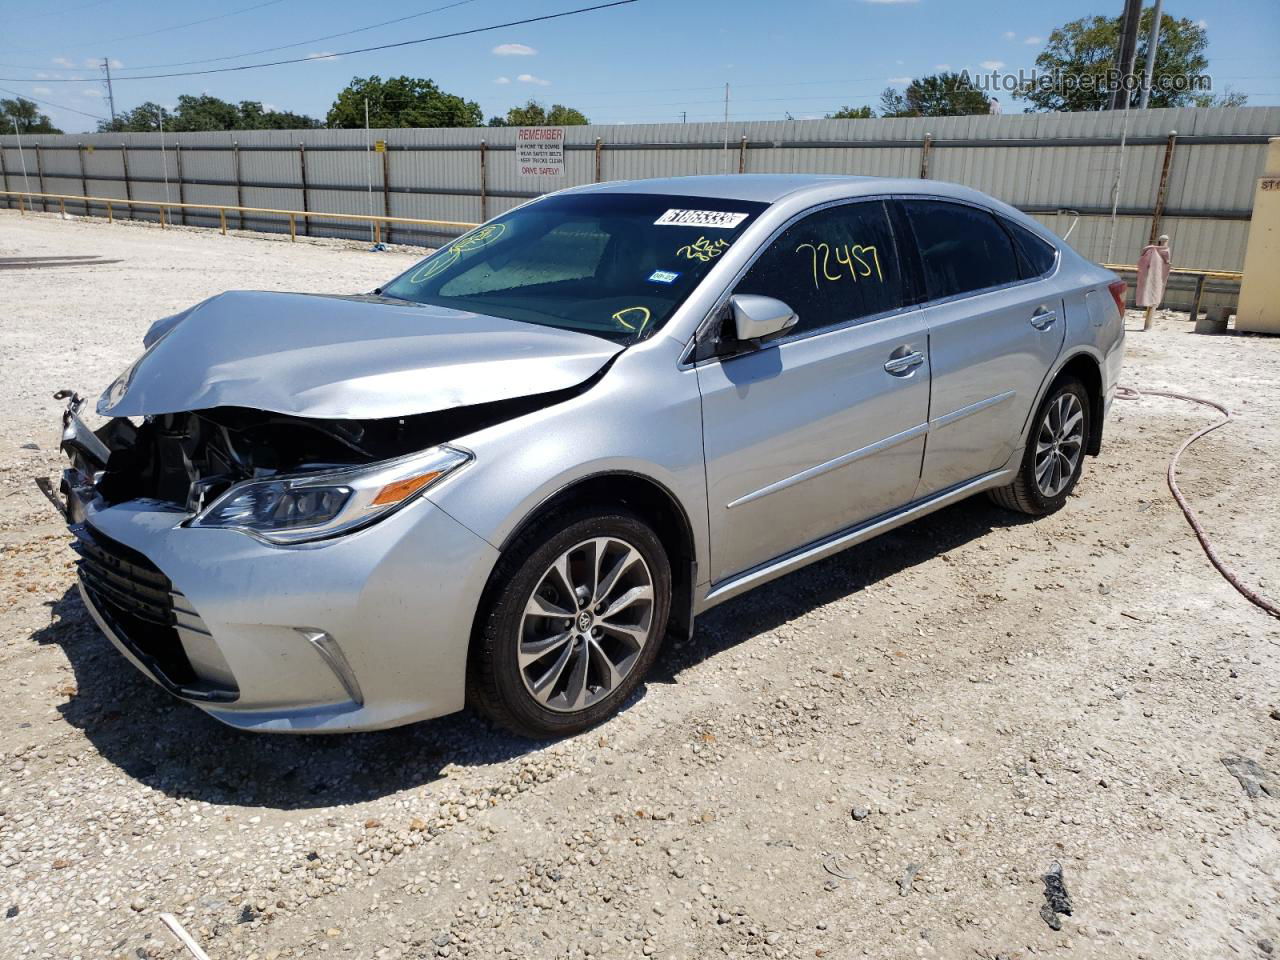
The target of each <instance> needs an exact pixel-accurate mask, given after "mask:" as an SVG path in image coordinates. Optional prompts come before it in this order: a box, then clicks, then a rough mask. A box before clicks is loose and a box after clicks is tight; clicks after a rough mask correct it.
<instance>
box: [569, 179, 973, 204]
mask: <svg viewBox="0 0 1280 960" xmlns="http://www.w3.org/2000/svg"><path fill="white" fill-rule="evenodd" d="M841 186H844V187H845V188H846V189H845V190H843V191H841V192H842V193H844V194H845V195H846V196H850V197H857V196H866V195H871V194H880V193H922V194H929V195H931V196H938V195H943V196H954V197H957V198H961V199H971V200H980V201H982V202H989V200H990V198H988V197H986V196H985V195H983V194H980V193H978V192H977V191H976V190H971V189H969V188H967V187H962V186H960V185H959V184H954V183H946V182H945V181H941V180H916V179H905V178H894V177H854V176H842V175H836V174H794V173H731V174H718V175H710V176H691V177H661V178H656V179H652V180H615V181H612V182H609V183H592V184H586V185H585V186H581V187H571V188H569V189H568V190H565V191H563V192H564V193H658V194H668V195H672V196H686V197H716V198H719V199H724V200H753V201H757V202H760V203H776V202H777V201H779V200H781V199H783V198H784V197H786V198H791V197H795V196H798V195H802V194H805V193H830V191H831V190H832V188H839V187H841Z"/></svg>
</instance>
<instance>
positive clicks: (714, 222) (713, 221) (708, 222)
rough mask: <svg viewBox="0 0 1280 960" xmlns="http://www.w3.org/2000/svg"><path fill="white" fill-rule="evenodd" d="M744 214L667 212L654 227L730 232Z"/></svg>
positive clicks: (689, 211)
mask: <svg viewBox="0 0 1280 960" xmlns="http://www.w3.org/2000/svg"><path fill="white" fill-rule="evenodd" d="M745 219H747V214H745V213H730V212H728V211H727V210H668V211H667V212H666V213H664V214H663V215H662V216H660V217H659V218H658V219H657V220H655V221H653V225H654V226H655V227H712V228H717V229H720V230H732V229H733V228H734V227H736V226H737V225H738V224H740V223H741V222H742V221H743V220H745Z"/></svg>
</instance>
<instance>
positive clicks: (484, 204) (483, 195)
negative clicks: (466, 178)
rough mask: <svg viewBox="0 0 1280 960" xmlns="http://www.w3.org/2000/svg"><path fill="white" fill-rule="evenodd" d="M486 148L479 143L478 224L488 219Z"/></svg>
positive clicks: (487, 149)
mask: <svg viewBox="0 0 1280 960" xmlns="http://www.w3.org/2000/svg"><path fill="white" fill-rule="evenodd" d="M488 152H489V148H488V146H487V145H486V144H485V142H484V141H483V140H481V141H480V222H481V223H484V222H485V221H486V220H488V219H489V169H488V162H487V158H486V154H487V153H488Z"/></svg>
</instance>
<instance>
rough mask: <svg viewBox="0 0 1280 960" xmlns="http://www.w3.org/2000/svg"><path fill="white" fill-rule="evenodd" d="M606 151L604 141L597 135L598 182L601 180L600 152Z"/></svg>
mask: <svg viewBox="0 0 1280 960" xmlns="http://www.w3.org/2000/svg"><path fill="white" fill-rule="evenodd" d="M603 151H604V141H603V140H601V139H600V138H599V137H596V183H599V182H600V179H601V178H600V154H601V153H602V152H603Z"/></svg>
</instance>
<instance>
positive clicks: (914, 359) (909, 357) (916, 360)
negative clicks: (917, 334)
mask: <svg viewBox="0 0 1280 960" xmlns="http://www.w3.org/2000/svg"><path fill="white" fill-rule="evenodd" d="M922 363H924V354H923V353H920V352H919V351H918V350H916V351H912V352H911V353H906V354H903V355H902V356H900V357H890V358H889V359H888V360H887V361H886V362H885V365H884V368H885V370H886V372H888V373H891V374H893V375H894V376H895V377H903V376H906V375H907V374H908V373H910V372H911V371H912V370H914V369H915V368H916V367H918V366H920V364H922Z"/></svg>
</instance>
